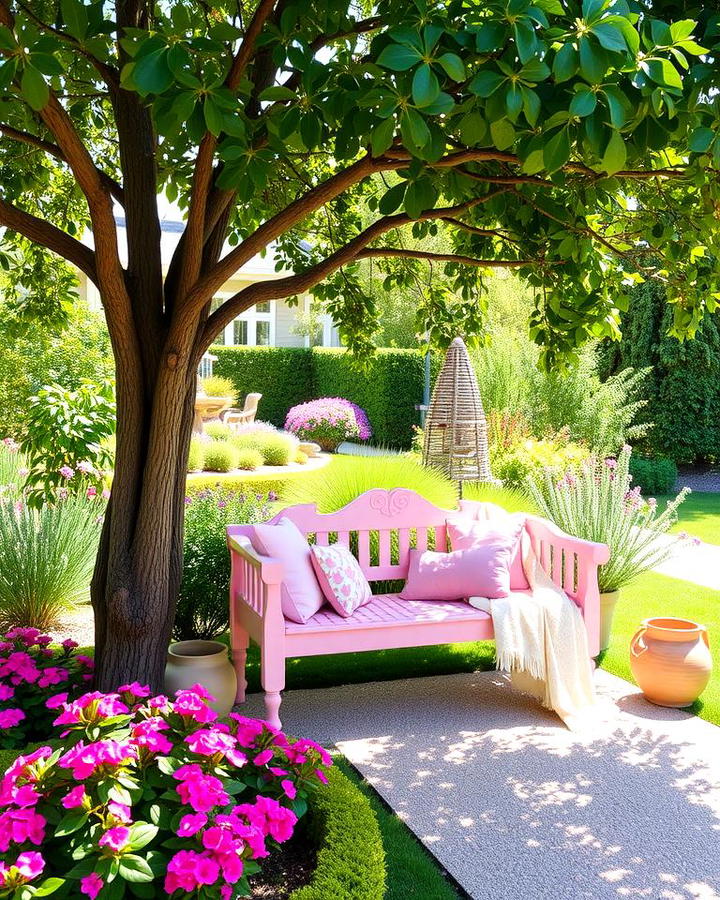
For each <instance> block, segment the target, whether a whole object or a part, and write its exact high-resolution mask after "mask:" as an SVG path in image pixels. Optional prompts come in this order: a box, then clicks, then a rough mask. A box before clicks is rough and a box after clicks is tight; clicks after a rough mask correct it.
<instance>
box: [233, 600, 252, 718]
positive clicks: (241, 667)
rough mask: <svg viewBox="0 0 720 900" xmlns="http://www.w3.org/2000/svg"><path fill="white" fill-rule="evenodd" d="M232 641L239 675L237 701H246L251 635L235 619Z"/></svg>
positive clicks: (234, 660) (234, 661)
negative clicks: (247, 662) (247, 661)
mask: <svg viewBox="0 0 720 900" xmlns="http://www.w3.org/2000/svg"><path fill="white" fill-rule="evenodd" d="M233 618H234V617H233ZM230 642H231V646H232V661H233V666H234V668H235V674H236V675H237V691H236V694H235V702H236V703H244V702H245V691H246V690H247V679H246V678H245V660H246V659H247V648H248V644H249V643H250V637H249V635H248V633H247V631H246V630H245V629H244V628H242V627H241V626H240V625H239V624H238V623H237V622H235V621H233V622H231V624H230Z"/></svg>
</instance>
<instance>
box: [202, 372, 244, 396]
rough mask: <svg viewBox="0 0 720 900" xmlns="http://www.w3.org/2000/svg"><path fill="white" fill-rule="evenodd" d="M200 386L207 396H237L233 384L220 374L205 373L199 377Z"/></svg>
mask: <svg viewBox="0 0 720 900" xmlns="http://www.w3.org/2000/svg"><path fill="white" fill-rule="evenodd" d="M200 386H201V387H202V389H203V391H205V393H206V394H207V396H208V397H237V392H236V390H235V385H234V384H233V383H232V381H231V380H230V379H229V378H223V377H222V375H207V376H206V377H205V378H201V379H200Z"/></svg>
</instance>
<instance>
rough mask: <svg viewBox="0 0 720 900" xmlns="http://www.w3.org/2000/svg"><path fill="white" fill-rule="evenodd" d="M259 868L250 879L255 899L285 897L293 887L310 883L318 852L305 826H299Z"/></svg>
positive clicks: (280, 898) (262, 861)
mask: <svg viewBox="0 0 720 900" xmlns="http://www.w3.org/2000/svg"><path fill="white" fill-rule="evenodd" d="M260 863H261V865H262V871H261V872H258V873H257V875H253V876H252V877H251V878H250V879H249V881H250V888H251V893H250V896H251V897H254V898H257V900H287V898H288V897H290V896H291V895H292V893H293V891H296V890H298V889H299V888H301V887H304V886H305V885H306V884H309V883H310V880H311V879H312V877H313V875H314V873H315V868H316V866H317V852H316V848H315V847H314V846H313V842H312V840H310V839H309V838H308V834H307V831H306V829H304V828H300V829H298V831H296V832H295V834H294V835H293V836H292V838H291V839H290V840H289V841H287V842H286V843H284V844H282V845H281V846H280V847H279V848H278V849H277V850H276V851H275V852H273V853H271V854H270V856H268V857H267V858H266V859H263V860H260Z"/></svg>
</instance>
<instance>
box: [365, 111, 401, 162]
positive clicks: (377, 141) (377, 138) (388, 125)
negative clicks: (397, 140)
mask: <svg viewBox="0 0 720 900" xmlns="http://www.w3.org/2000/svg"><path fill="white" fill-rule="evenodd" d="M394 137H395V118H394V116H390V118H388V119H385V120H384V121H382V122H381V123H380V124H379V125H376V126H375V128H373V130H372V135H371V136H370V147H371V150H372V155H373V156H381V155H382V154H383V153H384V152H385V151H386V150H387V149H388V147H391V146H392V142H393V138H394Z"/></svg>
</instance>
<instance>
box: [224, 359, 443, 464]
mask: <svg viewBox="0 0 720 900" xmlns="http://www.w3.org/2000/svg"><path fill="white" fill-rule="evenodd" d="M212 353H213V354H214V355H215V356H217V362H216V363H215V367H214V371H215V372H216V373H217V374H218V375H224V376H225V377H227V378H231V379H232V381H233V384H234V385H235V387H236V389H237V391H238V394H239V398H240V402H241V403H242V402H243V400H244V398H245V395H246V394H248V393H250V392H252V391H261V392H262V394H263V397H262V400H261V401H260V405H259V408H258V418H259V419H263V420H265V421H268V422H272V423H273V425H278V426H280V427H282V425H284V423H285V416H286V415H287V411H288V410H289V409H290V407H291V406H295V405H296V404H298V403H304V402H306V401H307V400H313V399H315V398H317V397H344V398H345V399H346V400H352V402H353V403H357V404H358V406H361V407H362V408H363V409H364V410H365V412H366V413H367V415H368V419H369V420H370V424H371V425H372V428H373V432H374V435H373V443H374V444H376V445H381V446H386V447H391V448H394V449H398V450H407V449H409V447H410V444H411V441H412V426H413V425H417V424H418V423H419V421H420V416H419V412H418V410H416V409H415V406H416V405H417V404H419V403H421V402H422V398H423V386H424V382H425V364H424V357H423V353H422V352H421V351H419V350H391V349H382V350H378V351H377V353H376V354H375V355H374V356H373V357H372V358H371V359H370V360H369V361H368V365H367V368H366V369H359V368H358V367H357V365H356V364H355V361H354V359H353V357H352V355H351V354H349V353H348V352H347V351H346V350H338V349H329V348H322V347H315V348H313V349H305V348H302V347H298V348H278V347H213V348H212ZM440 363H441V359H440V357H439V356H437V355H434V356H433V358H432V369H433V372H432V375H433V377H434V376H435V374H437V371H438V370H439V366H440Z"/></svg>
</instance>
